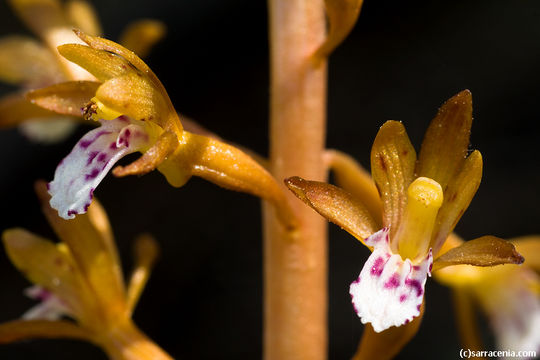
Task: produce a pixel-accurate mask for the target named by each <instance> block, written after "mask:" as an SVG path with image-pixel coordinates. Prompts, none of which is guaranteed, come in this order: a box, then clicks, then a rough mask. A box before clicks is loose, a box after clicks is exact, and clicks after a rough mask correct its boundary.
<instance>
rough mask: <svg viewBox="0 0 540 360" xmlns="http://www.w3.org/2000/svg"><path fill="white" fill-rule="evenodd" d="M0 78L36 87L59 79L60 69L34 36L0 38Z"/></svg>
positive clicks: (28, 86)
mask: <svg viewBox="0 0 540 360" xmlns="http://www.w3.org/2000/svg"><path fill="white" fill-rule="evenodd" d="M0 80H2V81H4V82H8V83H12V84H21V83H22V84H23V85H24V86H25V87H27V88H32V87H39V86H43V85H46V84H49V83H51V82H56V81H60V80H62V71H61V69H60V67H59V66H58V63H57V62H56V58H55V57H54V55H53V54H52V53H51V52H50V51H49V49H47V48H46V47H44V46H43V45H41V44H40V43H38V42H37V41H35V40H34V39H31V38H28V37H24V36H9V37H5V38H2V39H0Z"/></svg>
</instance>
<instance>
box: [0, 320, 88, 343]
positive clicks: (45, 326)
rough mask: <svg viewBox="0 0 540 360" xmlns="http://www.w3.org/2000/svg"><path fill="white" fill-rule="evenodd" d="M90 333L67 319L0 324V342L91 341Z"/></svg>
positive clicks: (16, 321) (18, 321) (17, 321)
mask: <svg viewBox="0 0 540 360" xmlns="http://www.w3.org/2000/svg"><path fill="white" fill-rule="evenodd" d="M92 338H93V336H92V334H91V333H90V332H89V331H87V330H85V329H83V328H82V327H80V326H77V325H76V324H74V323H72V322H69V321H48V320H15V321H10V322H5V323H2V324H0V344H8V343H12V342H15V341H21V340H28V339H79V340H85V341H93V340H92Z"/></svg>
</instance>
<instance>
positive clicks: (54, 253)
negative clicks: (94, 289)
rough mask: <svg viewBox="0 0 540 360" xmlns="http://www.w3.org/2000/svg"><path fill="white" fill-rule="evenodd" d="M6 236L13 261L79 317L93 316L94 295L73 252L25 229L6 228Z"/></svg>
mask: <svg viewBox="0 0 540 360" xmlns="http://www.w3.org/2000/svg"><path fill="white" fill-rule="evenodd" d="M3 240H4V246H5V248H6V252H7V254H8V256H9V258H10V260H11V262H12V263H13V264H14V265H15V266H16V267H17V268H18V269H19V270H20V271H21V272H22V273H23V274H24V276H25V277H27V278H28V279H29V280H30V281H31V282H33V283H34V284H37V285H41V286H42V287H44V288H46V289H47V290H49V291H51V292H53V293H54V294H55V295H56V296H58V297H59V298H60V299H61V300H62V301H63V303H64V304H65V305H66V306H67V308H69V309H70V312H71V313H73V314H75V316H76V317H77V319H78V320H80V321H85V319H88V318H89V316H90V314H89V309H93V308H94V307H95V305H94V303H93V297H92V294H91V293H89V292H88V288H87V287H86V286H85V283H84V279H83V276H82V274H81V272H80V269H79V267H78V265H77V264H76V263H75V261H74V259H73V258H72V256H71V254H70V253H69V252H66V251H62V249H61V247H59V246H57V245H55V244H53V243H52V242H50V241H48V240H45V239H43V238H41V237H39V236H37V235H34V234H32V233H30V232H28V231H26V230H24V229H10V230H6V231H4V233H3Z"/></svg>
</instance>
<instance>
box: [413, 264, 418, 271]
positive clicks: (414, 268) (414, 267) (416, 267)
mask: <svg viewBox="0 0 540 360" xmlns="http://www.w3.org/2000/svg"><path fill="white" fill-rule="evenodd" d="M412 268H413V270H415V271H418V270H420V266H418V265H414V266H413V267H412Z"/></svg>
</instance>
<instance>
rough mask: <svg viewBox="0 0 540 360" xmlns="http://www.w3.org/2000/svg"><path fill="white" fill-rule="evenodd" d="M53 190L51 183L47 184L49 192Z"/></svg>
mask: <svg viewBox="0 0 540 360" xmlns="http://www.w3.org/2000/svg"><path fill="white" fill-rule="evenodd" d="M50 190H51V183H47V191H50Z"/></svg>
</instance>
